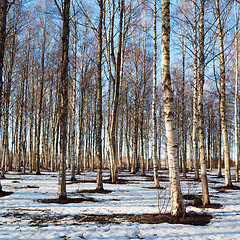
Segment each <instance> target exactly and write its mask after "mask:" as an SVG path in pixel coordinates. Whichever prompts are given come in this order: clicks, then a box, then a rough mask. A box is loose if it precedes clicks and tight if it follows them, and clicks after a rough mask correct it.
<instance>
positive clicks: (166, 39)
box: [161, 0, 185, 216]
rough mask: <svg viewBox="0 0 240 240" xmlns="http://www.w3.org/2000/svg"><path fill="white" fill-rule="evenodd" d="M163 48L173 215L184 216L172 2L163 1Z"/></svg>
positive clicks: (162, 62)
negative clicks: (174, 84) (172, 73)
mask: <svg viewBox="0 0 240 240" xmlns="http://www.w3.org/2000/svg"><path fill="white" fill-rule="evenodd" d="M161 2H162V47H161V77H162V88H163V102H164V118H165V128H166V139H167V155H168V165H169V181H170V197H171V215H172V216H183V215H184V213H185V208H184V204H183V198H182V192H181V185H180V175H179V167H178V159H177V151H178V146H177V144H176V143H177V132H176V131H177V130H176V126H175V122H174V104H173V91H172V85H171V76H170V0H162V1H161Z"/></svg>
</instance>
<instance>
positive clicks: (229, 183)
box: [215, 0, 232, 186]
mask: <svg viewBox="0 0 240 240" xmlns="http://www.w3.org/2000/svg"><path fill="white" fill-rule="evenodd" d="M215 7H216V15H217V27H218V40H219V51H220V54H219V58H220V96H221V97H220V116H221V127H222V136H223V147H224V162H225V186H232V181H231V173H230V157H229V144H228V132H227V127H226V106H225V98H226V97H225V57H224V45H223V26H222V22H221V18H220V17H221V15H220V9H219V0H216V1H215Z"/></svg>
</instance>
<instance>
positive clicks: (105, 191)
mask: <svg viewBox="0 0 240 240" xmlns="http://www.w3.org/2000/svg"><path fill="white" fill-rule="evenodd" d="M111 192H112V191H110V190H105V189H102V190H97V189H93V190H79V191H77V193H102V194H108V193H111Z"/></svg>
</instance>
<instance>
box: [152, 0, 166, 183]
mask: <svg viewBox="0 0 240 240" xmlns="http://www.w3.org/2000/svg"><path fill="white" fill-rule="evenodd" d="M162 2H164V1H162ZM162 9H163V10H164V8H162ZM163 14H166V13H164V12H163ZM153 18H154V23H153V24H154V26H153V31H154V37H153V39H154V52H153V99H152V129H153V130H152V131H153V132H152V141H153V142H152V150H153V172H154V185H155V187H156V188H159V178H158V161H157V123H156V122H157V119H156V106H155V102H156V85H157V3H156V0H154V17H153ZM163 24H167V23H163ZM169 31H170V29H169ZM162 71H164V69H162Z"/></svg>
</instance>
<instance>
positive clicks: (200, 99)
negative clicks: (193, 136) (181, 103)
mask: <svg viewBox="0 0 240 240" xmlns="http://www.w3.org/2000/svg"><path fill="white" fill-rule="evenodd" d="M204 7H205V0H201V1H200V33H199V47H200V56H199V86H198V129H199V152H200V154H199V156H200V165H201V182H202V196H203V205H207V204H209V203H210V200H209V190H208V180H207V171H206V158H205V146H204V144H205V143H204V136H205V133H204V118H203V86H204V68H205V55H204V35H205V32H204Z"/></svg>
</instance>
